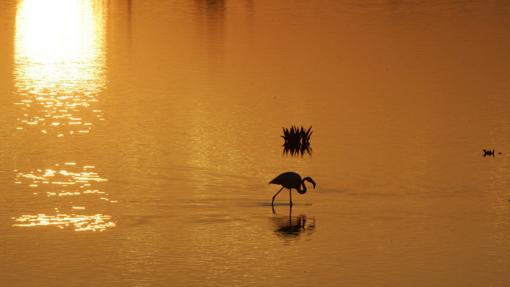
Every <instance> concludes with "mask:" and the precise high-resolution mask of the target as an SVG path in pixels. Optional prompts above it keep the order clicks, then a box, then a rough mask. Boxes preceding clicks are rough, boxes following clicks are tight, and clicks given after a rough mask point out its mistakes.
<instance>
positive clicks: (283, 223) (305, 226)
mask: <svg viewBox="0 0 510 287" xmlns="http://www.w3.org/2000/svg"><path fill="white" fill-rule="evenodd" d="M273 221H274V223H275V225H276V226H277V228H276V229H275V232H276V233H277V234H278V235H280V236H285V237H289V236H290V237H296V236H299V235H301V234H302V233H306V234H312V233H313V232H314V231H315V227H316V221H315V217H312V218H309V217H307V216H306V215H305V214H300V215H298V216H292V207H290V208H289V215H288V216H275V217H273Z"/></svg>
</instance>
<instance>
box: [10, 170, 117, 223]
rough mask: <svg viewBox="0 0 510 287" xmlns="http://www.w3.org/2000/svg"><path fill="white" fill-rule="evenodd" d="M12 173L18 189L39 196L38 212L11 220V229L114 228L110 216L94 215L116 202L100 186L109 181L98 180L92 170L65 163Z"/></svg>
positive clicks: (97, 175) (102, 178) (100, 178)
mask: <svg viewBox="0 0 510 287" xmlns="http://www.w3.org/2000/svg"><path fill="white" fill-rule="evenodd" d="M14 172H15V184H17V185H20V186H21V189H22V191H25V192H30V193H31V195H32V196H38V199H37V200H38V201H39V204H38V205H37V206H38V208H39V207H40V208H41V209H39V210H31V211H30V212H27V213H24V214H22V215H20V216H18V217H14V218H13V220H14V221H15V223H14V224H13V225H12V226H13V227H41V226H53V227H58V228H60V229H65V228H68V227H69V228H73V229H74V230H75V231H104V230H106V229H108V228H112V227H115V223H114V222H113V221H112V218H111V216H110V215H107V214H103V212H97V211H99V210H104V209H106V208H107V206H106V205H107V204H111V203H116V202H117V201H116V200H111V199H110V196H109V194H108V193H106V192H105V191H103V190H102V188H101V183H104V182H106V181H108V180H107V179H106V178H104V177H101V176H100V175H99V174H98V173H97V172H96V171H95V167H94V166H91V165H83V166H81V165H79V164H77V163H75V162H66V163H62V164H55V165H53V166H51V167H49V168H44V169H36V170H31V171H18V170H15V171H14ZM44 195H45V196H44ZM41 196H43V197H41ZM91 203H93V204H91ZM45 206H46V207H48V206H53V208H52V209H53V212H52V213H51V214H50V213H49V212H43V211H41V210H44V209H45V208H44V207H45ZM46 209H48V208H46Z"/></svg>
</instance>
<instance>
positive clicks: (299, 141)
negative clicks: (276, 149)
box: [281, 126, 313, 156]
mask: <svg viewBox="0 0 510 287" xmlns="http://www.w3.org/2000/svg"><path fill="white" fill-rule="evenodd" d="M282 129H283V135H282V136H281V137H282V138H283V140H284V143H283V153H284V154H289V153H290V155H301V156H303V155H304V154H305V153H308V154H310V155H311V154H312V147H311V146H310V137H311V136H312V133H313V132H312V127H311V126H310V127H309V128H308V129H307V130H305V129H304V128H303V127H302V126H301V127H299V128H298V127H297V126H291V127H290V128H282Z"/></svg>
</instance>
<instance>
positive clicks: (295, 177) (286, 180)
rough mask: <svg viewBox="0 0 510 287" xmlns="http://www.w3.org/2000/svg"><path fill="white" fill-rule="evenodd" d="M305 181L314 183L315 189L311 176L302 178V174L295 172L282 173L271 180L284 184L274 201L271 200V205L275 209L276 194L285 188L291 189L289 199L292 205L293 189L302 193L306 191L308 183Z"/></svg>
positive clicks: (273, 182) (274, 182)
mask: <svg viewBox="0 0 510 287" xmlns="http://www.w3.org/2000/svg"><path fill="white" fill-rule="evenodd" d="M305 181H308V182H310V183H311V184H313V188H314V189H315V181H314V180H313V179H312V178H311V177H308V176H307V177H305V178H303V179H301V176H300V175H299V174H297V173H295V172H292V171H288V172H284V173H282V174H280V175H279V176H277V177H275V178H274V179H273V180H271V181H270V182H269V183H270V184H271V183H272V184H279V185H281V186H282V188H280V190H279V191H278V192H277V193H276V194H275V195H274V196H273V201H271V206H273V210H274V199H275V198H276V196H277V195H278V194H279V193H280V192H281V191H282V190H283V189H284V188H288V189H289V199H290V206H291V207H292V189H293V188H294V189H295V190H297V192H299V193H300V194H304V193H306V185H305Z"/></svg>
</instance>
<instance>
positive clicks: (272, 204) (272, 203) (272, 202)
mask: <svg viewBox="0 0 510 287" xmlns="http://www.w3.org/2000/svg"><path fill="white" fill-rule="evenodd" d="M283 189H284V187H283V186H282V188H280V190H278V192H277V193H276V194H275V195H274V196H273V201H271V206H274V199H275V198H276V196H277V195H278V193H280V191H282V190H283Z"/></svg>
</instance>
